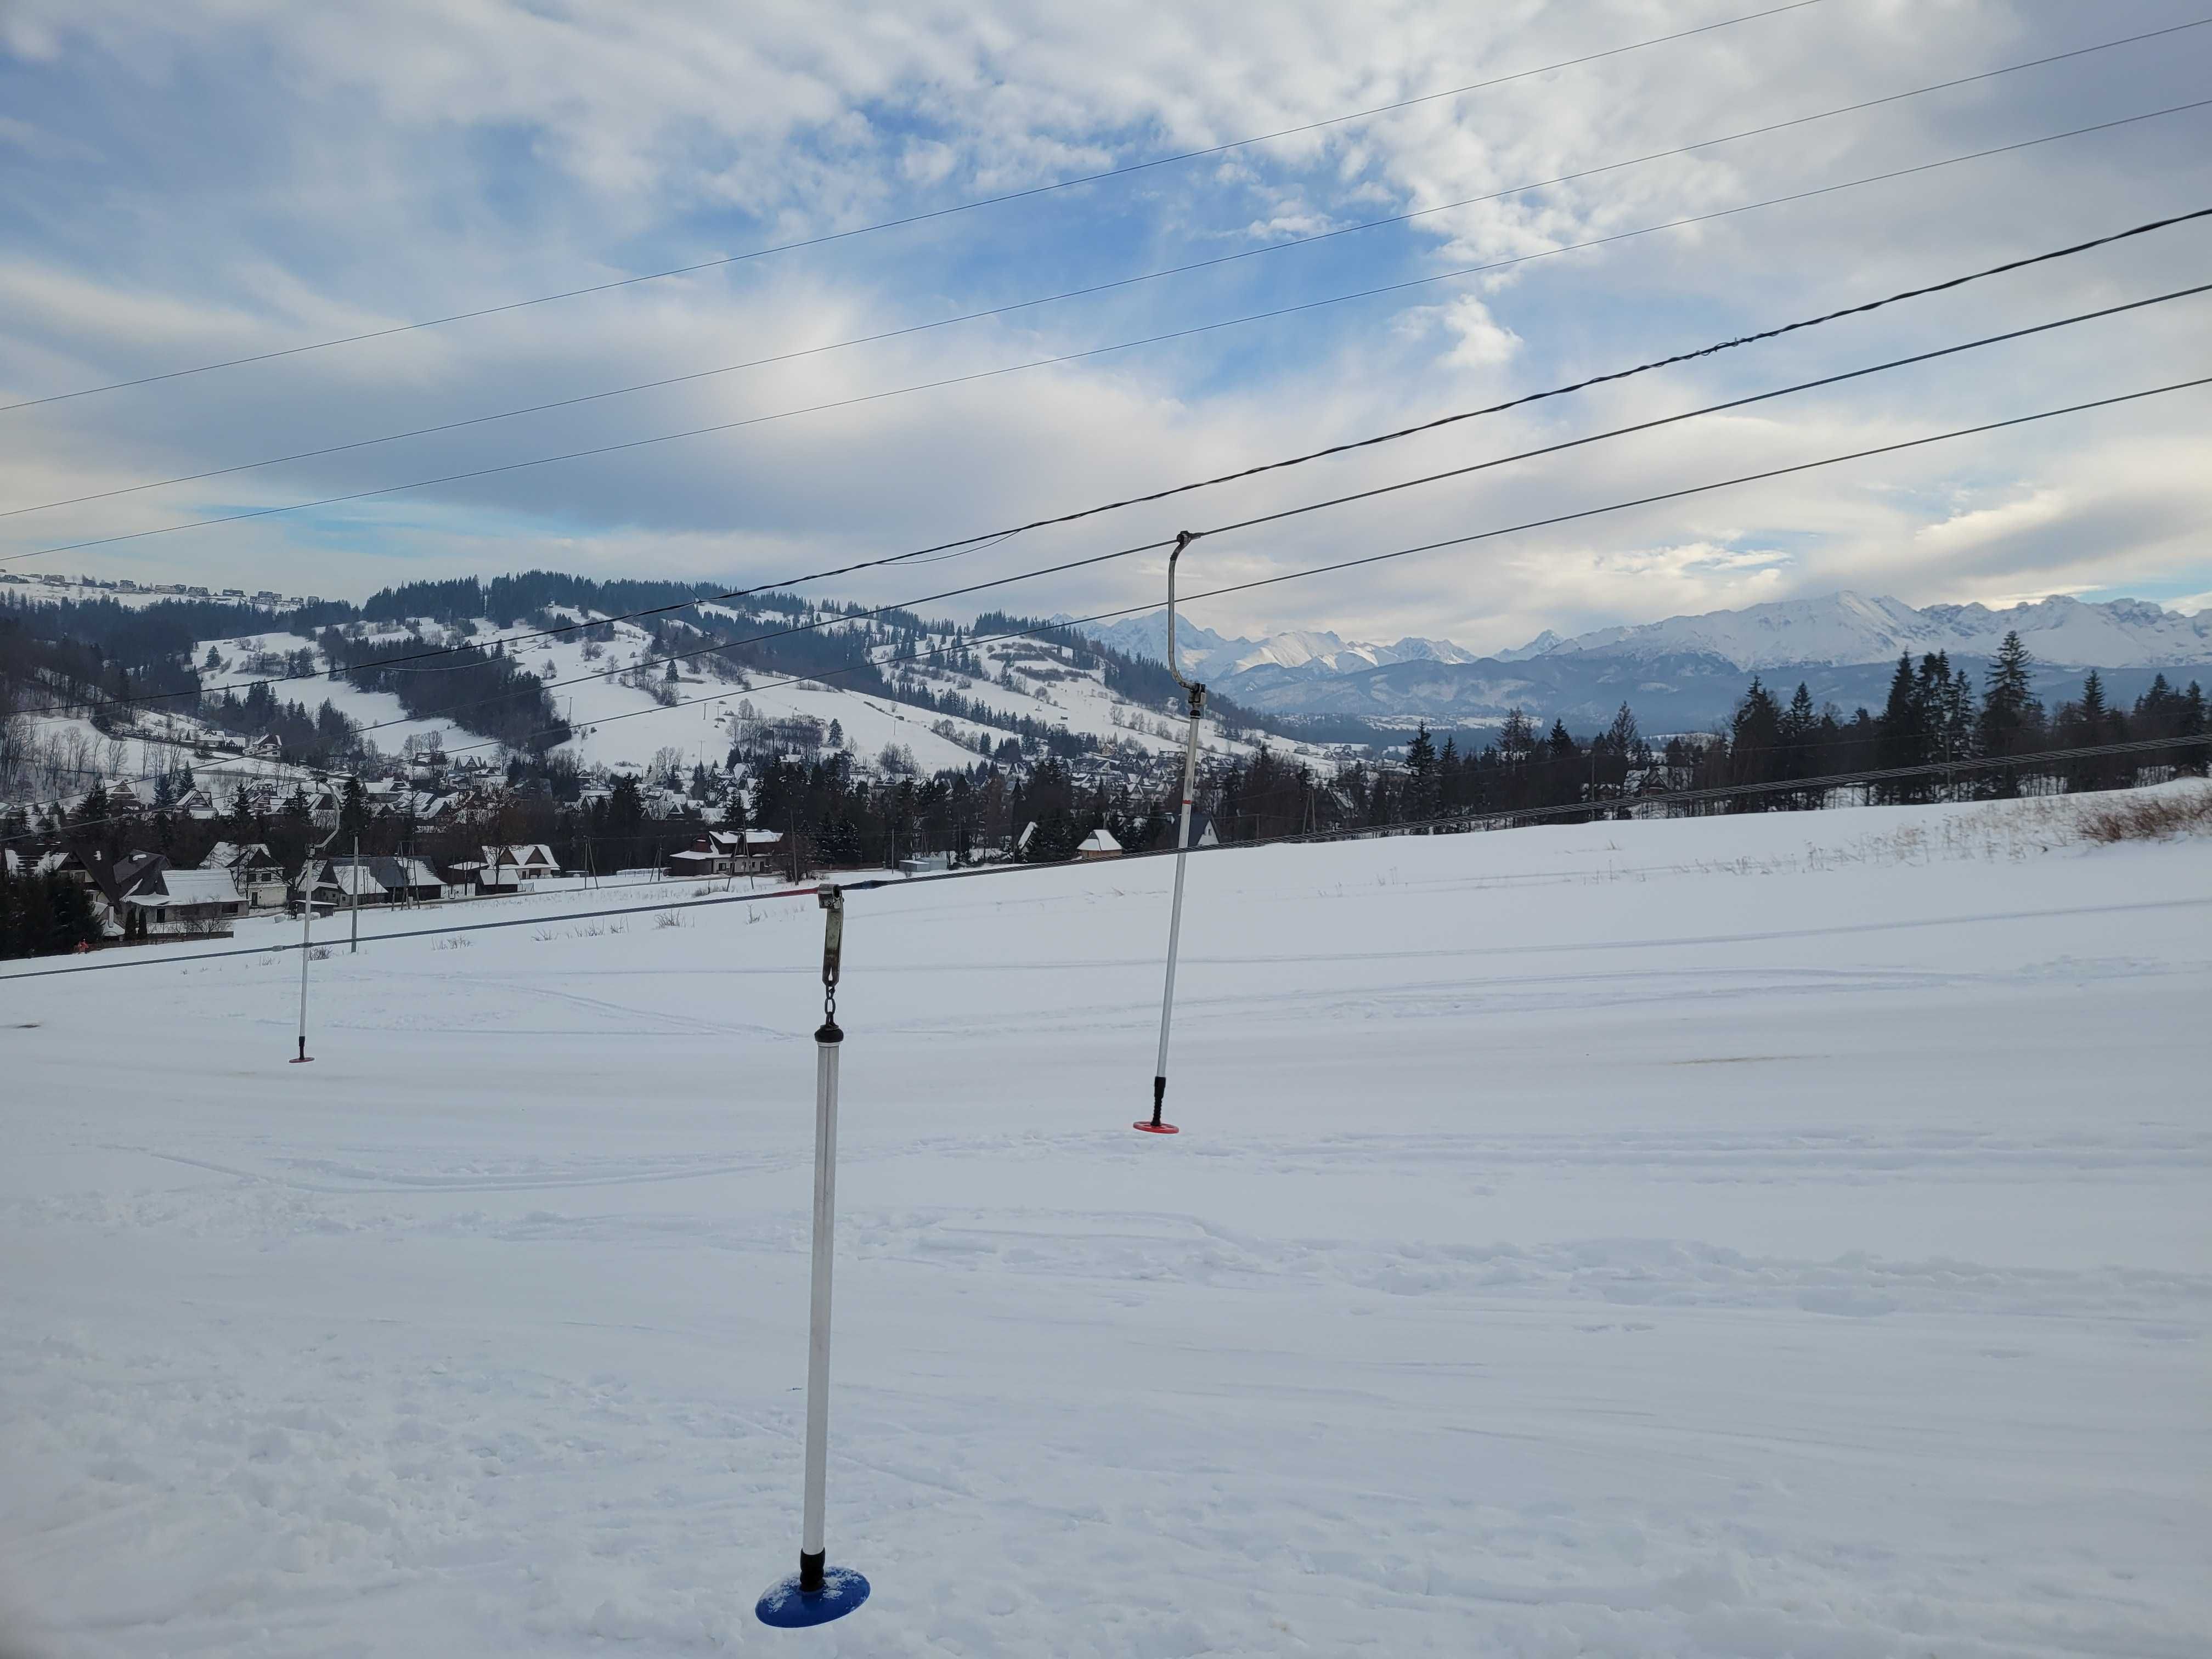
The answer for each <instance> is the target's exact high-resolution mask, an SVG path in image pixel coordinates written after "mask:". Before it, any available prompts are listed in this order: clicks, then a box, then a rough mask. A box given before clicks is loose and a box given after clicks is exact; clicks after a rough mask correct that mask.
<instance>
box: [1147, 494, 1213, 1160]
mask: <svg viewBox="0 0 2212 1659" xmlns="http://www.w3.org/2000/svg"><path fill="white" fill-rule="evenodd" d="M1199 533H1200V532H1195V531H1189V530H1178V531H1177V532H1176V544H1175V551H1174V552H1172V553H1170V554H1169V555H1168V672H1169V673H1170V674H1172V675H1174V676H1175V683H1176V684H1177V685H1179V686H1181V687H1182V689H1183V690H1185V691H1187V692H1188V693H1189V694H1190V732H1189V734H1188V736H1187V737H1186V738H1184V739H1183V747H1182V817H1181V819H1180V821H1179V822H1178V823H1177V824H1176V866H1175V898H1174V901H1173V902H1172V903H1171V904H1170V906H1169V908H1168V978H1167V986H1166V988H1165V989H1164V990H1163V991H1162V992H1161V994H1160V1054H1159V1060H1158V1063H1157V1064H1156V1065H1154V1066H1153V1067H1152V1118H1151V1120H1150V1121H1140V1122H1139V1123H1136V1124H1134V1125H1133V1126H1132V1127H1135V1128H1139V1129H1142V1130H1144V1131H1145V1133H1147V1134H1155V1135H1171V1134H1174V1133H1176V1126H1175V1125H1174V1124H1172V1123H1164V1122H1162V1121H1160V1108H1161V1106H1162V1104H1163V1103H1164V1102H1165V1100H1166V1099H1167V1093H1168V1028H1169V1026H1170V1024H1172V1023H1173V1022H1174V1019H1175V975H1176V947H1177V946H1179V945H1181V944H1182V877H1183V866H1185V865H1186V864H1188V862H1189V860H1190V798H1191V794H1192V793H1193V790H1194V787H1195V786H1196V783H1197V780H1198V722H1199V719H1200V716H1201V715H1203V714H1205V713H1206V688H1205V687H1204V686H1202V685H1200V684H1198V683H1197V682H1196V681H1195V680H1187V679H1185V678H1183V677H1182V665H1181V664H1180V663H1179V662H1178V661H1177V660H1176V613H1175V578H1176V560H1177V559H1180V558H1181V557H1182V551H1183V549H1185V548H1187V547H1188V546H1189V545H1190V544H1192V543H1193V542H1194V541H1196V540H1197V539H1198V537H1199Z"/></svg>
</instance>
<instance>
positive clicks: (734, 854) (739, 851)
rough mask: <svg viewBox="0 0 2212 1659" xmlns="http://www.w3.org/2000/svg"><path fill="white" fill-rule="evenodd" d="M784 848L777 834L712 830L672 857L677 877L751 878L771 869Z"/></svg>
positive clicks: (671, 870) (670, 863) (671, 866)
mask: <svg viewBox="0 0 2212 1659" xmlns="http://www.w3.org/2000/svg"><path fill="white" fill-rule="evenodd" d="M782 845H783V836H782V833H781V831H780V830H775V829H709V830H708V831H707V832H706V834H704V835H702V836H700V837H699V838H698V839H697V840H696V841H695V842H692V843H691V845H690V846H689V847H686V848H682V849H681V850H679V851H678V852H674V853H671V854H669V855H668V869H669V873H670V874H671V875H677V876H729V875H738V876H751V875H757V874H759V873H760V872H762V871H763V870H765V869H767V868H768V867H769V866H770V865H772V864H773V863H774V862H775V856H776V851H777V849H778V848H781V846H782Z"/></svg>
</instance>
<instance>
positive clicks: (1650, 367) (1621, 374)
mask: <svg viewBox="0 0 2212 1659" xmlns="http://www.w3.org/2000/svg"><path fill="white" fill-rule="evenodd" d="M2206 218H2212V208H2198V209H2195V210H2191V211H2190V212H2187V213H2182V214H2175V215H2171V216H2167V217H2165V218H2161V219H2154V220H2151V221H2149V222H2146V223H2143V224H2139V225H2135V226H2132V227H2130V228H2128V229H2125V230H2121V231H2115V232H2112V233H2111V234H2107V235H2105V236H2100V237H2096V238H2093V239H2092V240H2087V241H2083V242H2076V243H2073V244H2070V245H2069V246H2064V247H2059V248H2053V249H2051V250H2048V251H2046V252H2042V253H2037V254H2031V255H2028V256H2026V257H2024V258H2018V259H2012V260H2008V261H2006V262H2004V263H2002V264H1996V265H1991V266H1988V267H1985V268H1984V269H1983V270H1976V271H1970V272H1968V273H1966V274H1965V275H1963V276H1954V277H1949V278H1947V279H1946V280H1944V281H1942V282H1939V283H1927V284H1923V285H1921V286H1918V287H1915V288H1911V289H1903V290H1900V291H1899V292H1898V293H1895V294H1892V295H1887V296H1885V297H1883V298H1881V299H1876V300H1869V301H1862V302H1860V303H1858V304H1856V305H1851V306H1847V307H1841V308H1839V309H1837V310H1833V311H1829V312H1826V313H1820V315H1817V316H1814V317H1809V318H1806V319H1801V320H1799V321H1796V322H1792V323H1785V324H1782V325H1778V326H1776V327H1773V328H1768V329H1763V330H1759V331H1756V332H1753V333H1749V334H1743V335H1738V336H1736V337H1734V338H1732V339H1728V340H1722V341H1717V342H1715V343H1711V344H1709V345H1705V346H1699V347H1696V348H1694V349H1690V350H1686V351H1680V352H1676V353H1674V354H1673V355H1671V356H1665V357H1659V358H1654V359H1652V360H1650V361H1649V362H1643V363H1638V364H1636V365H1634V366H1632V367H1631V368H1622V369H1615V370H1612V371H1609V372H1608V373H1606V374H1596V375H1591V376H1589V377H1587V378H1585V379H1583V380H1576V381H1573V382H1571V383H1570V384H1568V385H1565V386H1553V387H1550V388H1547V389H1546V390H1543V391H1541V392H1526V393H1523V394H1522V395H1520V396H1518V397H1516V398H1508V399H1506V400H1504V401H1503V402H1501V403H1494V404H1486V405H1484V406H1482V407H1480V408H1477V409H1472V410H1462V411H1459V412H1456V413H1454V414H1450V415H1445V416H1437V417H1435V418H1433V419H1431V420H1426V421H1423V422H1418V423H1416V424H1414V425H1412V426H1407V427H1401V428H1395V429H1394V430H1392V431H1389V432H1384V433H1380V434H1377V435H1373V436H1371V437H1367V438H1360V439H1355V440H1352V441H1348V442H1345V443H1340V444H1333V445H1329V446H1328V447H1324V448H1321V449H1316V450H1312V451H1310V452H1307V453H1304V454H1299V455H1295V456H1291V457H1289V458H1287V459H1282V460H1277V461H1268V462H1263V463H1261V464H1259V465H1253V466H1248V467H1243V468H1240V469H1238V470H1237V471H1231V472H1226V473H1222V474H1218V475H1217V476H1215V477H1209V478H1203V479H1200V480H1197V481H1195V482H1194V483H1184V484H1177V485H1175V486H1172V487H1170V488H1168V489H1158V490H1153V491H1151V492H1149V493H1147V494H1144V495H1133V496H1128V497H1126V498H1124V499H1121V500H1119V501H1109V502H1105V503H1103V504H1101V505H1099V506H1096V507H1084V508H1080V509H1078V510H1076V511H1073V512H1070V513H1060V514H1056V515H1054V516H1051V517H1048V518H1043V519H1037V520H1030V522H1028V523H1026V524H1023V525H1018V526H1013V527H1012V529H1008V530H1002V531H996V532H985V533H984V534H983V535H981V536H975V537H967V538H962V539H961V540H959V541H955V542H941V543H938V544H933V545H932V546H928V547H925V548H921V549H917V550H913V551H909V552H905V553H898V554H892V555H889V556H884V557H881V558H877V559H871V560H864V561H860V562H855V563H852V564H847V565H842V566H839V567H836V568H832V569H829V570H823V571H817V572H813V573H811V574H807V575H804V576H795V577H790V578H786V579H783V580H781V581H778V582H775V583H767V584H762V585H759V586H752V587H747V588H739V589H733V590H731V591H728V592H721V593H717V594H712V595H701V596H698V597H696V598H694V599H685V600H682V601H678V602H674V603H671V604H668V605H652V606H646V607H643V608H641V609H638V610H635V611H623V612H620V613H617V614H615V615H611V616H607V617H595V618H594V619H592V621H589V622H575V623H561V624H558V625H556V626H554V627H550V628H543V629H533V630H531V631H528V632H526V633H520V634H510V635H502V636H501V637H500V638H497V639H494V640H489V641H483V642H482V643H481V644H478V643H476V642H474V641H471V642H470V643H468V644H465V645H461V646H449V647H439V648H435V649H432V650H427V651H421V652H410V653H406V654H404V655H402V656H398V657H395V658H392V659H389V660H387V661H385V662H381V663H380V664H378V665H377V666H378V667H379V668H380V669H381V670H382V671H385V672H387V673H390V672H395V671H398V672H405V671H416V670H410V669H409V668H408V667H407V665H410V664H413V663H418V662H425V661H430V660H434V659H447V658H450V657H453V656H455V655H457V654H460V653H466V652H471V651H483V650H486V649H489V648H492V647H505V646H508V645H515V644H526V643H528V642H529V641H532V640H538V639H549V638H556V637H559V636H561V635H568V634H572V633H576V632H580V631H582V630H584V629H592V628H599V627H605V626H607V625H609V624H611V623H622V622H634V621H636V620H637V619H639V618H641V617H653V616H665V615H668V614H671V613H672V612H676V611H687V610H692V609H695V608H696V607H697V606H699V605H713V604H719V603H723V602H726V601H728V600H732V599H748V598H753V597H756V596H757V595H759V594H762V593H766V592H776V591H779V590H781V589H783V588H787V587H790V586H796V585H798V584H800V583H805V582H811V581H817V580H826V579H828V578H830V577H834V576H842V575H849V574H854V573H855V572H857V571H861V570H867V569H875V568H882V567H884V566H886V565H892V564H898V563H902V562H909V561H912V560H915V559H916V558H919V557H921V556H923V555H926V554H931V553H936V552H939V551H942V550H945V549H946V548H959V547H966V546H969V545H970V544H974V543H978V542H986V541H996V540H1003V539H1005V538H1007V537H1010V536H1012V535H1016V534H1019V533H1021V532H1025V531H1030V530H1037V529H1043V528H1047V527H1049V526H1059V525H1066V524H1073V523H1076V522H1078V521H1079V520H1085V519H1089V518H1094V517H1097V516H1098V515H1100V514H1103V513H1113V512H1118V511H1120V510H1121V509H1123V508H1126V507H1135V506H1144V505H1149V504H1151V503H1153V502H1157V501H1166V500H1169V499H1170V498H1172V497H1175V496H1177V495H1188V494H1190V493H1193V492H1194V491H1197V490H1201V489H1212V488H1214V487H1215V486H1217V485H1220V484H1225V483H1237V482H1240V481H1242V480H1244V479H1247V478H1252V477H1260V476H1261V475H1263V474H1266V473H1269V472H1274V471H1283V470H1285V469H1287V468H1291V467H1297V466H1303V465H1307V464H1309V463H1310V462H1314V461H1317V460H1322V459H1329V458H1332V457H1335V456H1339V455H1344V454H1349V453H1354V452H1356V451H1358V450H1362V449H1368V448H1372V447H1377V446H1380V445H1383V444H1388V443H1394V442H1397V441H1401V440H1403V439H1407V438H1411V437H1415V436H1418V435H1422V434H1425V433H1429V432H1434V431H1437V430H1440V429H1442V428H1446V427H1449V426H1453V425H1456V424H1459V423H1461V422H1466V421H1471V420H1475V419H1478V418H1481V417H1484V416H1491V415H1496V414H1500V413H1503V412H1504V411H1506V410H1511V409H1516V408H1519V407H1522V406H1523V405H1526V404H1534V403H1539V402H1541V401H1544V400H1545V399H1547V398H1559V397H1565V396H1567V395H1569V394H1570V393H1572V392H1581V391H1585V390H1587V389H1589V387H1592V386H1602V385H1606V384H1609V383H1611V382H1613V381H1618V380H1626V379H1629V378H1631V377H1632V376H1634V375H1638V374H1649V373H1651V372H1653V371H1654V370H1656V369H1661V368H1669V367H1673V366H1675V365H1678V364H1681V363H1686V362H1695V361H1697V360H1699V359H1700V358H1704V357H1708V356H1714V355H1716V354H1717V353H1719V352H1723V351H1729V350H1734V349H1738V348H1741V347H1743V346H1747V345H1752V344H1755V343H1760V342H1764V341H1766V340H1771V339H1778V338H1781V337H1784V336H1786V335H1790V334H1793V333H1796V332H1798V331H1802V330H1805V329H1809V328H1815V327H1819V326H1820V325H1824V324H1827V323H1831V322H1835V321H1838V320H1841V319H1846V318H1850V317H1856V316H1863V315H1864V314H1866V313H1869V312H1873V311H1877V310H1880V309H1881V308H1883V307H1887V306H1892V305H1896V304H1899V303H1900V302H1902V301H1908V300H1914V299H1920V298H1923V297H1925V296H1927V295H1934V294H1941V293H1945V292H1948V291H1950V290H1952V289H1958V288H1960V287H1963V286H1965V285H1966V284H1967V283H1975V282H1980V281H1982V280H1984V279H1985V278H1988V277H1991V276H2000V275H2005V274H2008V273H2010V272H2013V271H2016V270H2025V269H2027V268H2029V267H2031V266H2033V265H2038V264H2045V263H2048V262H2050V261H2052V260H2057V259H2063V258H2072V257H2075V256H2076V255H2079V254H2081V253H2085V252H2090V251H2092V250H2094V249H2096V248H2100V247H2105V246H2111V245H2112V244H2114V243H2117V242H2121V241H2125V240H2130V239H2132V238H2134V237H2137V236H2143V235H2148V234H2152V233H2154V232H2157V231H2160V230H2166V229H2169V228H2172V227H2174V226H2177V225H2183V224H2187V223H2191V222H2196V221H2199V220H2203V219H2206ZM1154 545H1157V546H1165V545H1166V544H1165V543H1164V542H1163V543H1158V544H1154ZM917 603H927V601H917ZM320 678H325V671H323V670H320V669H317V670H312V671H307V672H301V673H293V672H288V673H283V674H273V675H263V676H259V677H257V678H250V679H243V680H234V681H230V682H227V683H226V684H222V685H219V686H212V687H201V688H197V689H196V690H186V691H163V692H151V693H141V694H138V695H136V696H130V697H118V698H107V699H104V700H102V701H101V702H100V705H99V706H100V707H102V708H125V707H131V706H138V705H144V704H149V703H155V702H171V701H175V700H178V699H180V698H186V697H199V696H209V695H214V694H218V693H222V692H237V691H244V690H252V688H254V687H256V686H265V685H283V684H291V683H293V682H295V681H300V680H308V679H320ZM83 706H84V704H83V703H82V702H70V703H57V704H52V705H49V706H46V707H42V708H30V709H23V710H19V711H17V712H19V713H23V714H62V713H68V712H72V711H74V710H76V709H77V708H82V707H83Z"/></svg>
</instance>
